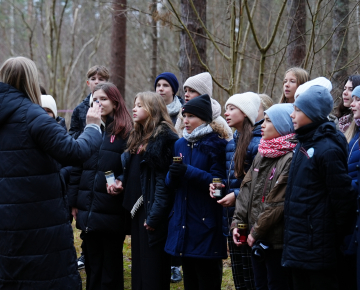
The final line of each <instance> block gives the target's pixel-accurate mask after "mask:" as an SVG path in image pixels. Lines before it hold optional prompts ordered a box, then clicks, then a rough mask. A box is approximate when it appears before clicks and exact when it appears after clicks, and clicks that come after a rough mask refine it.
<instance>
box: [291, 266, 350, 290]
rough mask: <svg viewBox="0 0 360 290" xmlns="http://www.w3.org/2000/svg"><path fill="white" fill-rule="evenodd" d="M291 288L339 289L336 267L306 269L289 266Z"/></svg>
mask: <svg viewBox="0 0 360 290" xmlns="http://www.w3.org/2000/svg"><path fill="white" fill-rule="evenodd" d="M291 275H292V280H293V290H324V289H326V290H339V289H343V290H345V288H342V287H339V284H338V276H337V271H336V269H326V270H307V269H298V268H291Z"/></svg>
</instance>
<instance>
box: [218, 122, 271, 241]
mask: <svg viewBox="0 0 360 290" xmlns="http://www.w3.org/2000/svg"><path fill="white" fill-rule="evenodd" d="M263 121H264V120H261V121H259V122H257V123H256V124H255V125H256V127H255V128H254V130H253V138H252V139H251V141H250V144H249V146H248V148H247V151H246V159H245V172H247V171H248V170H249V168H250V166H251V164H252V162H253V160H254V158H255V156H256V154H257V152H258V146H259V143H260V139H261V124H262V123H263ZM238 139H239V135H238V132H237V131H235V134H234V137H233V139H232V140H230V141H229V143H228V144H227V145H226V179H224V180H223V183H224V184H225V185H226V194H229V193H231V192H234V194H235V196H236V197H237V196H238V194H239V190H240V184H241V182H242V179H243V178H238V179H237V178H236V177H235V174H234V168H235V165H234V154H235V150H236V144H237V141H238ZM234 210H235V207H233V206H232V207H224V208H223V234H224V235H225V236H228V235H230V236H231V233H230V234H229V229H230V225H231V221H232V217H233V215H234Z"/></svg>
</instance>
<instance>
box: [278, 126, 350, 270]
mask: <svg viewBox="0 0 360 290" xmlns="http://www.w3.org/2000/svg"><path fill="white" fill-rule="evenodd" d="M296 133H297V136H296V137H297V139H298V140H299V143H298V145H297V146H296V148H295V154H294V156H293V159H292V163H291V168H290V173H289V179H288V185H287V188H286V196H285V209H284V216H285V231H284V248H283V256H282V265H283V266H285V267H293V268H303V269H310V270H322V269H326V268H330V267H335V266H336V261H337V258H336V251H337V250H338V248H339V246H340V243H341V241H342V239H343V238H344V235H345V234H346V233H347V232H348V231H351V229H350V228H351V225H352V224H351V222H350V220H349V219H350V218H351V214H350V215H349V213H351V212H355V209H353V207H355V206H356V201H355V193H354V191H353V189H352V187H351V178H350V176H349V175H348V174H347V147H348V146H347V142H346V139H345V137H344V135H343V134H342V133H341V132H340V131H337V130H336V127H335V124H334V123H332V122H328V121H327V122H324V123H322V124H313V123H311V124H309V125H306V126H304V127H301V128H300V129H298V130H297V131H296ZM349 227H350V228H349Z"/></svg>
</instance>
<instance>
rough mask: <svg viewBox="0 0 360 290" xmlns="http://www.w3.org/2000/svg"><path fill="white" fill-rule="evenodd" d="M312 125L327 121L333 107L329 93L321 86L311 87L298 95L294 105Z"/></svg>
mask: <svg viewBox="0 0 360 290" xmlns="http://www.w3.org/2000/svg"><path fill="white" fill-rule="evenodd" d="M294 106H296V107H298V108H299V109H300V110H301V111H303V113H304V114H305V115H306V116H308V117H309V119H310V120H311V121H313V122H314V123H316V122H319V121H322V120H325V119H327V116H328V115H329V114H330V112H331V110H332V109H333V106H334V101H333V98H332V96H331V95H330V92H329V90H328V89H327V88H325V87H323V86H312V87H310V88H308V89H307V90H306V91H305V92H303V93H302V94H300V95H299V96H298V97H297V98H296V100H295V103H294Z"/></svg>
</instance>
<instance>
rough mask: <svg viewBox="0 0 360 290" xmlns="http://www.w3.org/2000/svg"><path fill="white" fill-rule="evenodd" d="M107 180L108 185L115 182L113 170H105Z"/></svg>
mask: <svg viewBox="0 0 360 290" xmlns="http://www.w3.org/2000/svg"><path fill="white" fill-rule="evenodd" d="M105 177H106V182H107V184H108V185H112V184H115V175H114V172H112V170H110V171H106V172H105Z"/></svg>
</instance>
